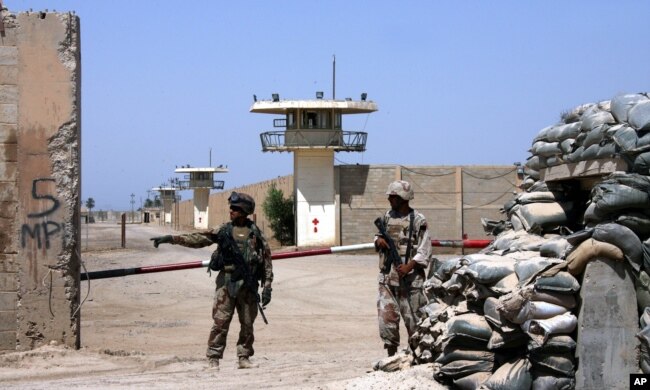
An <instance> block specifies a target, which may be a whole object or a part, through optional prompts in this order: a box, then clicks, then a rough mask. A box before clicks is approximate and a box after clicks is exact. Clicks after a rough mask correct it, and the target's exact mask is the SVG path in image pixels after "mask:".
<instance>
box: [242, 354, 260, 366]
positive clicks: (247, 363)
mask: <svg viewBox="0 0 650 390" xmlns="http://www.w3.org/2000/svg"><path fill="white" fill-rule="evenodd" d="M255 367H257V364H253V363H251V361H250V360H248V357H247V356H240V357H239V368H255Z"/></svg>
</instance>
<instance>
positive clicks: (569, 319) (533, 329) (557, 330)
mask: <svg viewBox="0 0 650 390" xmlns="http://www.w3.org/2000/svg"><path fill="white" fill-rule="evenodd" d="M577 324H578V319H577V318H576V316H574V315H573V314H571V313H570V312H566V313H564V314H560V315H558V316H555V317H551V318H548V319H544V320H528V321H526V322H524V323H523V324H521V328H522V329H523V330H524V332H526V333H528V335H529V336H530V338H531V339H532V340H533V341H535V342H537V344H539V345H543V344H544V343H545V342H546V340H547V339H548V337H549V336H551V335H554V334H568V333H571V332H573V331H574V330H575V328H576V325H577Z"/></svg>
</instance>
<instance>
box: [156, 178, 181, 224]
mask: <svg viewBox="0 0 650 390" xmlns="http://www.w3.org/2000/svg"><path fill="white" fill-rule="evenodd" d="M151 190H152V191H158V192H159V193H160V201H161V202H162V206H163V207H162V208H163V217H162V219H163V223H165V224H167V223H169V224H171V223H172V205H173V204H174V202H175V201H176V188H174V187H163V186H160V187H154V188H152V189H151Z"/></svg>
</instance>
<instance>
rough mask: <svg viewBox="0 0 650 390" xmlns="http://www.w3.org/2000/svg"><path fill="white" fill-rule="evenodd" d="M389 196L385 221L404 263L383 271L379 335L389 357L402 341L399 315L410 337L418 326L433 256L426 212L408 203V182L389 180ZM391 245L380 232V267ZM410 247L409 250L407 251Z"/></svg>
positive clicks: (381, 276)
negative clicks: (427, 274)
mask: <svg viewBox="0 0 650 390" xmlns="http://www.w3.org/2000/svg"><path fill="white" fill-rule="evenodd" d="M386 195H388V201H389V202H390V206H391V209H390V210H388V211H387V212H386V214H385V215H384V217H383V222H384V226H386V233H387V234H388V235H389V236H390V237H391V239H392V240H393V243H394V244H395V247H396V248H397V251H398V252H399V255H400V259H401V260H402V264H400V265H399V266H397V267H396V266H395V264H392V265H391V267H390V271H388V272H387V273H383V272H380V274H379V278H378V281H379V296H378V298H377V314H378V317H379V336H380V337H381V339H382V341H383V342H384V348H385V349H386V350H387V352H388V356H393V355H395V353H396V352H397V347H398V346H399V341H400V340H399V339H400V337H399V321H400V314H401V316H402V318H403V319H404V325H405V326H406V330H407V332H408V335H409V337H410V336H411V335H412V334H413V333H414V332H415V331H416V328H417V323H418V320H419V318H418V309H419V308H420V307H422V306H423V305H424V304H426V298H425V296H424V293H423V291H422V284H423V283H424V280H425V269H426V267H427V266H428V264H429V258H430V257H431V239H430V237H429V231H428V230H427V221H426V219H425V218H424V215H422V214H421V213H419V212H418V211H417V210H414V209H412V208H411V207H410V206H409V201H410V200H411V199H413V189H412V188H411V185H410V184H409V183H408V182H406V181H402V180H398V181H394V182H392V183H390V185H389V186H388V191H387V192H386ZM411 225H412V227H411ZM409 230H410V232H409ZM409 242H410V245H409ZM388 248H389V245H388V243H387V241H386V240H385V239H384V237H382V236H381V235H379V234H377V235H376V236H375V249H376V250H377V251H379V268H380V269H381V268H382V267H383V265H384V261H385V259H386V256H387V252H388ZM408 248H410V253H406V252H407V249H408Z"/></svg>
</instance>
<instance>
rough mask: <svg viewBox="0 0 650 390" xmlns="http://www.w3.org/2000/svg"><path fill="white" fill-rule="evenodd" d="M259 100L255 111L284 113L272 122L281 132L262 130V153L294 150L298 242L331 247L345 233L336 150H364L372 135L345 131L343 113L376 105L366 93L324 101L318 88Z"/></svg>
mask: <svg viewBox="0 0 650 390" xmlns="http://www.w3.org/2000/svg"><path fill="white" fill-rule="evenodd" d="M271 96H272V98H271V100H259V101H258V100H257V98H255V102H254V103H253V105H252V106H251V108H250V112H253V113H261V114H275V115H282V116H283V117H282V118H276V119H274V120H273V127H274V128H280V129H281V130H277V131H269V132H265V133H262V134H260V138H261V141H262V151H264V152H293V153H294V158H293V167H294V168H293V169H294V172H293V180H294V183H293V184H294V194H293V195H294V199H295V202H296V209H295V214H296V244H297V245H298V246H320V245H326V246H332V245H336V244H338V238H339V235H340V232H339V229H338V225H337V224H336V204H335V203H336V202H335V186H334V183H335V180H334V153H335V152H363V151H365V150H366V139H367V137H368V134H367V133H365V132H362V131H346V130H343V115H346V114H370V113H372V112H374V111H377V105H376V104H375V103H374V102H372V101H369V100H367V94H365V93H363V94H361V100H359V101H353V100H352V99H350V98H346V99H344V100H335V99H332V100H327V99H323V92H316V98H315V99H310V100H280V96H279V95H278V94H275V93H274V94H272V95H271Z"/></svg>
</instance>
